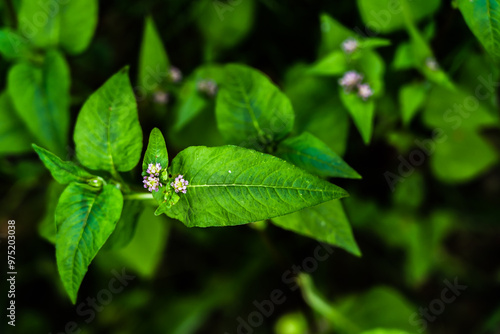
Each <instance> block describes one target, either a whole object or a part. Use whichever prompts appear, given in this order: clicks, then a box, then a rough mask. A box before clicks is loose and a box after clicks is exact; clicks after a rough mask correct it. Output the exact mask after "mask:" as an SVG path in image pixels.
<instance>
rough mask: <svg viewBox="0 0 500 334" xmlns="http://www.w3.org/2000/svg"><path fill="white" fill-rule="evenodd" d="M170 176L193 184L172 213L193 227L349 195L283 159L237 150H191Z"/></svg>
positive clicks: (234, 222) (235, 222)
mask: <svg viewBox="0 0 500 334" xmlns="http://www.w3.org/2000/svg"><path fill="white" fill-rule="evenodd" d="M169 172H170V174H172V175H174V176H175V175H178V174H182V175H184V179H185V180H187V181H188V182H189V185H188V186H187V193H186V194H182V193H180V194H179V195H180V200H179V202H178V203H177V204H176V205H174V206H173V207H172V209H171V210H170V211H168V212H167V214H168V215H169V217H172V218H175V219H179V220H181V221H182V222H183V223H184V224H185V225H187V226H189V227H192V226H199V227H210V226H230V225H239V224H245V223H250V222H255V221H259V220H263V219H267V218H272V217H277V216H280V215H284V214H287V213H291V212H294V211H297V210H300V209H303V208H305V207H309V206H314V205H317V204H320V203H322V202H326V201H329V200H332V199H338V198H341V197H345V196H346V195H347V193H346V192H345V191H344V190H343V189H341V188H339V187H337V186H335V185H333V184H331V183H329V182H326V181H324V180H322V179H320V178H318V177H316V176H314V175H311V174H308V173H306V172H305V171H303V170H302V169H300V168H297V167H295V166H293V165H291V164H289V163H287V162H285V161H283V160H281V159H278V158H276V157H273V156H271V155H267V154H263V153H259V152H256V151H253V150H249V149H245V148H242V147H237V146H222V147H213V148H208V147H203V146H201V147H190V148H188V149H186V150H184V151H182V152H181V153H179V154H178V155H177V156H176V157H175V158H174V160H173V161H172V165H171V169H170V170H169Z"/></svg>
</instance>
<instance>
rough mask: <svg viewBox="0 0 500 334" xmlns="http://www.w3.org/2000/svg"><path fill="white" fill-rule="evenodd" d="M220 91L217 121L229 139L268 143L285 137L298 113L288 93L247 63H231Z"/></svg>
mask: <svg viewBox="0 0 500 334" xmlns="http://www.w3.org/2000/svg"><path fill="white" fill-rule="evenodd" d="M225 71H226V77H225V80H224V84H223V86H222V87H221V88H220V91H219V93H218V94H217V105H216V115H217V125H218V128H219V131H220V132H221V134H222V135H223V136H224V137H225V138H226V140H227V142H228V143H231V144H237V145H240V146H251V145H244V144H245V143H252V142H254V141H256V142H258V143H263V144H268V143H272V142H276V141H279V140H280V139H283V138H284V137H285V136H286V135H287V134H288V133H290V131H291V130H292V127H293V121H294V118H295V114H294V112H293V108H292V104H291V103H290V100H289V99H288V97H287V96H286V95H285V94H283V93H282V92H281V91H280V90H279V89H278V87H276V86H275V85H274V84H273V83H272V82H271V81H270V80H269V79H268V78H267V77H266V76H265V75H263V74H262V73H261V72H259V71H257V70H254V69H252V68H250V67H247V66H243V65H227V66H226V67H225Z"/></svg>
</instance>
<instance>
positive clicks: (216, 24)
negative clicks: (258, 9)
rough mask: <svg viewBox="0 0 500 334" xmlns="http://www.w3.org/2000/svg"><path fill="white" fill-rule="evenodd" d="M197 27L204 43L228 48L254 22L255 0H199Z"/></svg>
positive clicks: (248, 29)
mask: <svg viewBox="0 0 500 334" xmlns="http://www.w3.org/2000/svg"><path fill="white" fill-rule="evenodd" d="M199 11H200V13H202V14H201V15H198V21H197V23H198V28H199V30H200V32H201V33H202V34H203V36H204V37H205V40H206V43H207V44H208V45H209V46H210V47H214V48H224V49H226V48H230V47H233V46H235V45H236V44H238V43H239V42H240V41H241V40H242V39H243V38H244V37H245V36H246V35H247V34H248V33H249V32H250V29H251V28H252V26H253V22H254V12H255V1H254V0H246V1H234V2H223V1H218V0H216V1H211V0H210V1H203V2H200V9H199Z"/></svg>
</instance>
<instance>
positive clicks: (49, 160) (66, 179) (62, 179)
mask: <svg viewBox="0 0 500 334" xmlns="http://www.w3.org/2000/svg"><path fill="white" fill-rule="evenodd" d="M33 149H34V150H35V151H36V153H37V154H38V156H39V157H40V160H42V162H43V164H44V165H45V167H46V168H47V169H48V170H49V171H50V174H52V177H53V178H54V179H55V180H56V181H57V182H59V183H60V184H68V183H71V182H79V183H87V182H88V181H90V180H92V179H95V178H96V176H94V175H92V174H89V173H88V172H87V171H85V170H84V169H83V168H81V167H79V166H78V165H76V164H74V163H73V162H70V161H62V160H61V159H60V158H59V157H58V156H56V155H55V154H53V153H51V152H49V151H47V150H46V149H44V148H41V147H40V146H37V145H35V144H33Z"/></svg>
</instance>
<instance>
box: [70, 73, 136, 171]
mask: <svg viewBox="0 0 500 334" xmlns="http://www.w3.org/2000/svg"><path fill="white" fill-rule="evenodd" d="M74 140H75V146H76V156H77V157H78V160H80V162H81V163H82V165H84V166H85V167H88V168H90V169H95V170H99V169H100V170H106V171H109V172H112V173H114V172H116V171H120V172H126V171H129V170H131V169H132V168H134V167H135V166H136V165H137V163H138V162H139V160H140V159H141V151H142V130H141V126H140V124H139V119H138V114H137V104H136V102H135V96H134V92H133V91H132V86H131V85H130V81H129V79H128V68H124V69H122V70H121V71H120V72H118V73H117V74H115V75H114V76H112V77H111V78H110V79H109V80H108V81H106V83H105V84H104V85H103V86H102V87H100V88H99V89H98V90H97V91H96V92H95V93H94V94H92V95H91V96H90V98H89V99H88V100H87V101H86V102H85V104H84V105H83V107H82V109H81V111H80V114H79V115H78V118H77V120H76V125H75V133H74Z"/></svg>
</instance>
